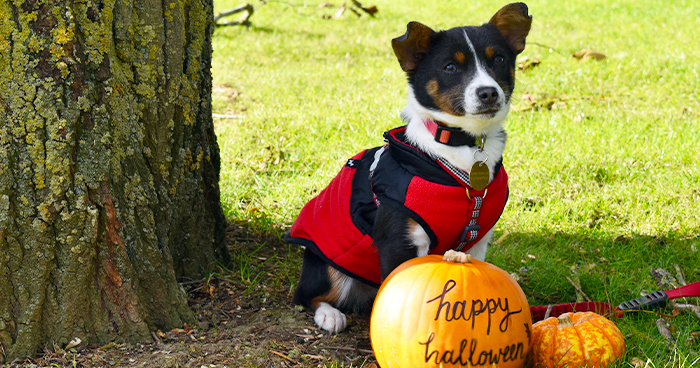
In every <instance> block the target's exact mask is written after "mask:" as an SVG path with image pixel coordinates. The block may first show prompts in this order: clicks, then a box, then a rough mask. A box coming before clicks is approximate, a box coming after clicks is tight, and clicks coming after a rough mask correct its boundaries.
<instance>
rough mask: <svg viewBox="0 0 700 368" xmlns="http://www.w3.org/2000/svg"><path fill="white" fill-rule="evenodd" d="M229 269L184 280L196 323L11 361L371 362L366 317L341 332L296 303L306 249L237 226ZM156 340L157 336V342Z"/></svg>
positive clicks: (29, 364)
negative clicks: (144, 339)
mask: <svg viewBox="0 0 700 368" xmlns="http://www.w3.org/2000/svg"><path fill="white" fill-rule="evenodd" d="M228 239H229V248H230V250H231V253H232V255H233V258H234V267H233V268H232V269H231V270H228V269H219V272H217V273H215V274H214V275H212V276H211V277H210V278H209V279H205V280H194V281H188V282H184V283H183V284H182V285H183V287H184V288H185V290H186V291H187V292H188V298H189V303H190V307H191V308H192V310H193V311H194V312H195V316H196V317H197V325H196V326H189V325H185V326H182V328H178V329H174V330H171V331H153V335H154V341H153V342H149V343H145V344H139V345H130V344H117V343H110V344H107V345H104V346H95V345H84V344H83V345H78V346H75V347H71V348H69V349H67V350H65V349H61V348H60V347H58V346H54V347H53V349H50V351H49V350H47V351H46V352H45V353H44V354H43V356H41V357H37V358H35V359H29V358H27V359H23V360H16V361H14V362H12V363H11V364H9V365H8V366H9V367H47V366H48V367H197V368H202V367H207V368H210V367H211V368H213V367H261V368H264V367H323V366H330V367H371V366H375V367H376V365H375V364H373V363H374V362H375V359H374V355H373V354H372V350H371V349H372V348H371V345H370V341H369V317H368V316H363V315H353V314H351V315H348V324H349V326H348V329H347V330H346V331H345V332H343V333H340V334H337V335H330V334H328V333H327V332H325V331H322V330H319V329H318V328H317V327H316V325H315V324H314V322H313V317H312V315H311V314H310V313H308V311H304V310H302V309H301V308H299V307H298V306H295V305H292V303H291V295H292V292H293V286H294V283H295V282H296V278H297V277H298V272H299V269H300V268H299V267H300V264H301V258H302V252H301V250H300V249H298V247H296V246H288V245H286V244H284V243H283V242H281V241H280V240H279V238H278V237H277V236H276V235H269V234H268V235H259V234H252V233H250V232H248V231H247V230H246V229H245V227H243V226H240V225H232V226H230V227H229V233H228ZM156 339H157V340H156Z"/></svg>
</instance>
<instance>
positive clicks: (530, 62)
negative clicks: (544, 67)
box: [516, 56, 540, 71]
mask: <svg viewBox="0 0 700 368" xmlns="http://www.w3.org/2000/svg"><path fill="white" fill-rule="evenodd" d="M516 62H517V63H518V69H520V70H523V71H524V70H526V69H528V68H534V67H536V66H537V65H539V64H540V61H539V60H538V59H535V58H530V57H529V56H521V57H520V58H518V60H517V61H516Z"/></svg>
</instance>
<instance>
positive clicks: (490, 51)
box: [486, 46, 494, 59]
mask: <svg viewBox="0 0 700 368" xmlns="http://www.w3.org/2000/svg"><path fill="white" fill-rule="evenodd" d="M493 54H494V50H493V47H491V46H489V47H487V48H486V57H487V58H489V59H490V58H492V57H493Z"/></svg>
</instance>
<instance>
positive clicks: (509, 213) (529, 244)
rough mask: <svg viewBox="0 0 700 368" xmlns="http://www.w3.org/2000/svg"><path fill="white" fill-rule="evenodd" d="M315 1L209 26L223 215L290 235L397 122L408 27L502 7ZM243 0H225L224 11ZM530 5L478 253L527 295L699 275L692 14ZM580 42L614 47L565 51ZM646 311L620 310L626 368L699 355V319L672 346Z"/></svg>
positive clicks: (647, 6)
mask: <svg viewBox="0 0 700 368" xmlns="http://www.w3.org/2000/svg"><path fill="white" fill-rule="evenodd" d="M319 3H320V1H319V2H313V3H312V2H306V3H304V2H293V4H295V6H289V5H287V4H285V3H280V2H269V3H267V4H266V5H264V6H261V7H260V8H259V9H258V11H257V12H256V13H255V15H254V16H253V17H252V18H251V21H252V22H253V26H252V27H250V28H241V27H230V28H219V29H217V30H216V31H215V35H214V61H213V64H214V65H213V74H214V88H215V91H214V96H213V97H214V109H215V112H216V113H220V114H228V115H235V116H237V117H235V118H226V119H217V120H216V124H217V125H216V129H217V133H218V136H219V146H220V148H221V153H222V163H223V166H222V175H221V190H222V196H223V202H224V206H225V211H226V213H227V216H228V217H229V218H231V219H232V220H234V221H239V222H247V223H249V226H250V227H251V228H253V229H254V230H261V231H284V230H285V229H286V228H287V227H288V226H289V225H290V224H291V223H292V222H293V220H294V218H295V216H296V215H297V214H298V212H299V210H300V209H301V207H302V206H303V204H304V203H305V202H306V201H308V200H309V199H310V198H311V197H312V196H314V195H315V193H317V192H318V191H319V190H320V189H321V188H323V187H324V186H325V185H326V184H327V183H328V181H330V179H331V178H332V177H333V176H334V175H335V174H336V173H337V171H338V170H339V169H340V167H341V165H342V163H343V162H344V161H345V160H346V159H347V158H348V157H350V156H352V155H353V154H355V153H356V152H358V151H360V150H362V149H365V148H368V147H374V146H377V145H380V144H381V143H382V138H381V133H382V132H383V131H384V130H386V129H389V128H392V127H395V126H398V125H401V124H402V121H401V119H400V117H399V112H400V110H401V108H402V107H403V105H404V101H405V98H406V97H405V96H406V91H405V90H406V89H405V77H404V75H403V74H402V72H401V70H400V68H399V66H398V63H397V62H396V60H395V58H394V56H393V53H392V51H391V46H390V41H391V38H393V37H397V36H399V35H401V34H403V32H404V31H405V26H406V23H407V22H408V21H411V20H418V21H421V22H423V23H425V24H427V25H430V26H433V27H434V28H436V29H440V28H443V29H444V28H449V27H452V26H457V25H464V24H480V23H483V22H485V21H487V20H488V19H489V18H490V16H491V15H492V14H493V13H494V12H495V11H496V10H498V8H499V7H500V6H501V5H503V4H501V3H493V2H471V3H465V2H462V1H439V2H429V1H418V0H415V1H410V2H409V1H404V2H400V3H399V2H391V1H375V2H373V4H376V5H377V7H378V8H379V13H378V14H377V17H376V18H369V17H368V16H366V15H365V16H363V17H361V18H357V17H355V16H354V15H352V14H351V13H347V14H346V15H345V16H344V17H343V18H341V19H339V20H325V19H322V17H321V15H322V14H332V13H333V12H334V11H335V9H334V8H332V9H319V8H317V5H318V4H319ZM304 4H306V5H307V6H306V7H304V6H303V5H304ZM368 4H369V3H368ZM235 5H238V3H237V2H236V1H233V0H231V1H219V2H217V3H216V9H217V11H220V10H223V9H225V8H228V7H233V6H235ZM336 5H340V4H336ZM528 5H529V7H530V13H531V14H533V16H534V20H533V28H532V31H531V33H530V36H529V37H528V46H527V48H526V49H525V51H524V53H523V55H527V56H529V57H530V58H536V59H538V60H540V61H541V63H540V64H539V65H538V66H536V67H534V68H532V69H528V70H526V71H524V72H518V73H517V76H516V78H517V82H516V91H515V93H514V96H513V111H512V113H511V115H510V116H509V119H508V121H507V123H506V128H507V130H508V133H509V140H508V146H507V148H506V152H505V156H504V165H505V167H506V169H507V171H508V174H509V177H510V199H509V203H508V206H507V207H506V210H505V212H504V213H503V216H502V218H501V221H500V222H499V223H498V225H497V227H496V232H497V234H496V236H495V237H494V239H499V238H500V242H498V244H495V245H494V246H492V247H491V248H490V252H489V255H488V259H487V260H489V261H490V262H492V263H494V264H496V265H498V266H500V267H502V268H504V269H506V270H508V272H519V270H521V268H522V270H523V272H524V275H523V277H522V280H521V285H522V287H523V289H524V290H525V291H526V292H528V293H529V298H530V302H531V303H533V304H546V303H548V302H551V301H553V300H555V302H556V303H563V302H571V301H574V299H575V289H574V287H573V286H572V285H571V284H570V283H569V282H568V281H567V280H566V276H571V275H572V267H576V270H577V272H578V276H579V278H580V282H581V287H582V288H583V290H584V291H585V292H586V294H587V295H588V296H590V297H591V298H592V299H594V300H601V301H606V300H608V298H609V299H610V301H611V302H612V303H614V304H617V303H619V302H621V301H624V300H627V299H632V298H635V297H637V296H638V295H639V293H640V292H642V291H646V292H650V291H653V290H656V289H658V287H657V286H656V285H655V283H654V279H653V278H652V277H651V276H650V273H649V271H650V270H651V269H652V268H656V267H664V268H668V269H671V270H673V269H674V264H678V265H679V266H680V268H681V269H682V270H683V271H684V273H685V278H686V279H687V280H688V281H699V280H700V254H699V253H698V247H699V246H700V239H699V237H698V236H699V235H700V215H699V214H698V212H700V204H699V201H700V172H699V170H698V166H699V163H700V158H699V157H698V152H699V150H698V147H699V146H700V143H699V142H700V103H699V102H698V101H699V100H700V96H699V92H698V90H699V89H700V83H699V82H698V81H700V76H699V75H698V72H699V71H700V67H699V65H700V63H698V60H700V51H699V50H700V41H698V37H697V30H698V29H700V7H699V6H698V4H697V3H696V2H693V1H674V2H666V1H661V0H658V1H632V0H628V1H617V2H614V3H611V2H609V1H583V0H579V1H567V2H560V1H531V2H528ZM582 48H590V49H594V50H596V51H599V52H602V53H603V54H605V55H606V56H607V58H606V59H605V60H603V61H600V62H598V61H593V60H591V61H586V62H580V61H578V60H576V59H574V58H573V57H571V54H572V53H573V52H575V51H578V50H580V49H582ZM526 94H528V95H531V96H532V97H533V98H534V99H535V101H536V103H535V106H530V104H529V103H528V102H526V101H524V100H522V99H521V97H522V96H523V95H526ZM550 108H551V109H550ZM528 254H529V255H530V256H531V257H528ZM523 267H524V268H523ZM655 318H658V317H657V316H653V315H642V316H640V317H636V318H625V319H622V320H619V321H618V325H619V326H620V328H621V329H622V331H623V333H624V334H625V335H627V336H628V338H627V344H628V353H627V355H626V358H625V363H623V364H622V366H629V364H628V362H630V361H631V359H632V358H634V357H638V358H640V359H641V360H643V361H646V360H647V359H649V360H650V362H652V363H653V366H654V367H690V366H692V362H694V361H696V360H697V356H696V355H694V354H695V353H693V351H695V350H697V349H698V346H692V345H687V344H686V342H685V341H686V339H687V338H688V336H689V334H690V333H691V332H693V331H698V330H700V321H698V319H697V318H695V317H692V316H690V315H685V314H683V315H681V316H679V317H676V318H675V319H673V320H671V323H672V324H673V325H674V326H675V328H676V330H675V334H676V337H677V339H678V341H679V343H678V347H677V350H676V351H675V352H672V350H670V349H668V348H667V347H666V345H665V343H664V340H663V338H662V337H661V336H660V335H659V334H658V332H657V331H656V328H655V326H654V319H655ZM674 357H675V358H674ZM669 364H670V365H669Z"/></svg>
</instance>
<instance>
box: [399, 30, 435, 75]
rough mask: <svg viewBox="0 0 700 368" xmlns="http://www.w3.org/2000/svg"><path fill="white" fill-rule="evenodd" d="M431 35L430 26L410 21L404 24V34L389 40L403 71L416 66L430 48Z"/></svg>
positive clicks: (432, 32) (433, 33) (432, 33)
mask: <svg viewBox="0 0 700 368" xmlns="http://www.w3.org/2000/svg"><path fill="white" fill-rule="evenodd" d="M433 35H435V31H433V30H432V29H430V27H428V26H425V25H423V24H421V23H418V22H411V23H408V26H406V34H404V35H403V36H401V37H396V38H394V39H393V40H391V47H392V48H393V49H394V54H395V55H396V58H397V59H399V64H401V69H403V71H405V72H409V71H411V70H414V69H415V68H416V67H418V64H419V63H420V62H421V60H422V59H423V57H424V56H425V54H426V53H427V52H428V49H429V48H430V43H431V40H432V38H433Z"/></svg>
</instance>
